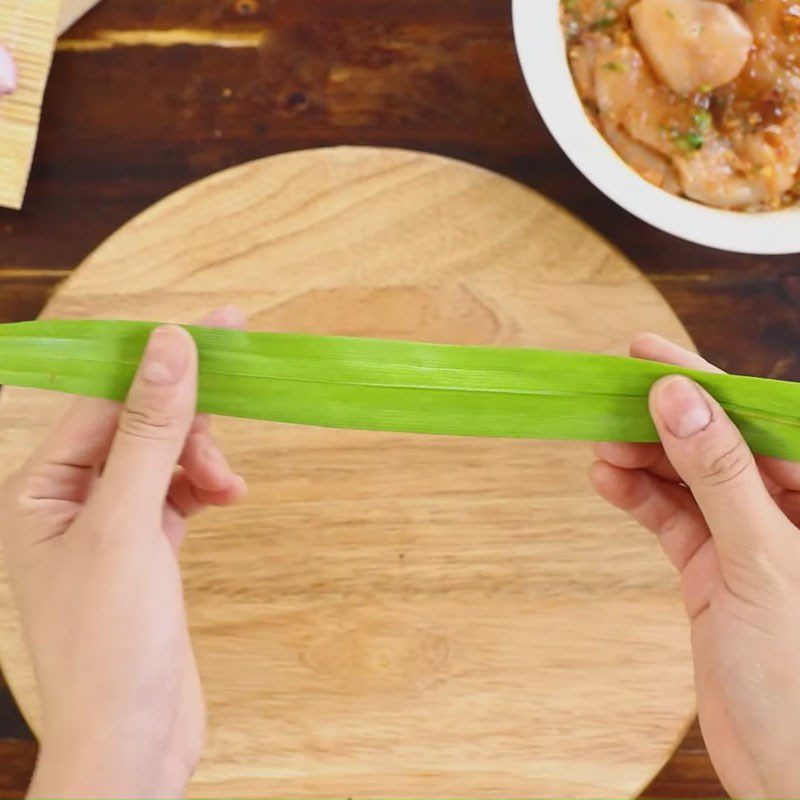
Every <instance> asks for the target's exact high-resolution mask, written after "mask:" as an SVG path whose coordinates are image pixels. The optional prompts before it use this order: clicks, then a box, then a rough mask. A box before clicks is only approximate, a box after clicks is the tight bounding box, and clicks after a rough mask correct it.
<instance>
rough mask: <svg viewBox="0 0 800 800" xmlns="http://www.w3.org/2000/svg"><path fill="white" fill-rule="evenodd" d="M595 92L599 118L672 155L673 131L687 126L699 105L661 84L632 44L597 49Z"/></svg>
mask: <svg viewBox="0 0 800 800" xmlns="http://www.w3.org/2000/svg"><path fill="white" fill-rule="evenodd" d="M595 96H596V98H597V106H598V110H599V115H600V120H601V121H602V122H603V123H610V124H611V125H612V126H622V127H623V128H624V129H625V130H626V131H627V133H629V134H630V135H631V136H632V137H633V138H634V139H636V140H637V141H639V142H641V143H642V144H644V145H647V146H648V147H651V148H653V149H654V150H656V151H658V152H660V153H662V154H663V155H666V156H671V155H672V154H673V152H674V151H675V142H674V141H673V140H672V139H671V138H670V135H669V134H670V132H671V131H677V132H680V131H683V130H685V129H686V130H688V129H689V128H690V127H691V124H692V117H693V114H694V112H695V111H696V109H695V108H694V106H692V104H691V103H690V102H689V101H688V100H685V99H682V98H679V97H677V96H676V95H674V94H673V93H672V92H670V91H669V90H668V89H667V88H666V87H664V86H661V85H659V84H658V83H657V82H656V80H655V77H654V76H653V74H652V72H651V71H650V69H649V68H648V66H647V64H646V63H645V61H644V58H643V57H642V54H641V53H640V52H639V51H638V50H637V49H636V48H635V47H633V46H631V45H620V46H614V45H613V44H611V43H610V42H609V43H608V44H607V45H606V47H605V49H598V53H597V59H596V64H595Z"/></svg>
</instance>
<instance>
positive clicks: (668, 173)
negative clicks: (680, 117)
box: [602, 123, 681, 194]
mask: <svg viewBox="0 0 800 800" xmlns="http://www.w3.org/2000/svg"><path fill="white" fill-rule="evenodd" d="M602 129H603V136H605V137H606V141H607V142H608V143H609V144H610V145H611V146H612V147H613V148H614V149H615V150H616V151H617V153H618V154H619V155H620V157H621V158H622V159H623V160H624V161H625V162H626V163H627V164H629V165H630V166H631V167H633V168H634V169H635V170H636V171H637V172H638V173H639V174H640V175H641V176H642V177H643V178H644V179H645V180H646V181H649V182H650V183H652V184H654V185H655V186H658V187H659V188H660V189H664V191H667V192H669V193H670V194H680V193H681V184H680V181H679V180H678V173H677V172H676V171H675V169H674V168H673V166H672V164H670V162H669V160H668V159H667V158H665V157H664V156H662V155H661V154H660V153H657V152H656V151H655V150H653V149H652V148H650V147H647V145H644V144H641V142H637V141H636V139H634V138H633V137H632V136H630V135H629V134H628V133H626V132H625V131H624V130H623V129H622V128H620V127H619V126H616V125H612V124H610V123H604V124H603V125H602Z"/></svg>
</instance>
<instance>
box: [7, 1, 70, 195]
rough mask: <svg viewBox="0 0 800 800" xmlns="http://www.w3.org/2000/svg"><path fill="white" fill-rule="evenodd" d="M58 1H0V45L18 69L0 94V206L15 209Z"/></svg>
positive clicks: (35, 132) (30, 146) (33, 135)
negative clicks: (14, 82) (9, 90)
mask: <svg viewBox="0 0 800 800" xmlns="http://www.w3.org/2000/svg"><path fill="white" fill-rule="evenodd" d="M60 6H61V0H6V2H2V3H0V43H2V44H3V45H4V46H5V47H6V48H7V49H8V50H9V51H10V52H11V55H12V56H13V58H14V60H15V62H16V64H17V69H18V71H19V83H18V86H17V90H16V91H15V92H14V93H13V94H10V95H6V96H4V97H0V206H7V207H9V208H20V207H21V206H22V200H23V198H24V196H25V189H26V187H27V184H28V174H29V172H30V168H31V162H32V160H33V151H34V148H35V147H36V137H37V135H38V131H39V116H40V113H41V105H42V98H43V97H44V88H45V85H46V83H47V76H48V74H49V72H50V64H51V62H52V58H53V47H54V43H55V38H56V32H57V22H58V18H59V9H60Z"/></svg>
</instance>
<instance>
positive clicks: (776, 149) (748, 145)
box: [734, 111, 800, 205]
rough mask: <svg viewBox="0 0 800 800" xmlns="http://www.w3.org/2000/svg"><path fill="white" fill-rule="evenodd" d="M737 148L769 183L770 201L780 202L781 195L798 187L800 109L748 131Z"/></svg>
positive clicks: (774, 203) (772, 202)
mask: <svg viewBox="0 0 800 800" xmlns="http://www.w3.org/2000/svg"><path fill="white" fill-rule="evenodd" d="M736 144H737V143H736V139H734V146H736ZM736 150H737V152H738V153H740V154H741V156H742V158H743V159H744V160H745V161H746V162H747V163H748V164H749V165H751V167H752V169H753V171H754V172H755V173H756V174H757V175H758V176H759V178H760V180H761V182H763V184H764V185H765V186H766V189H767V192H768V198H767V201H768V202H769V203H770V204H772V205H776V204H777V205H780V198H781V196H782V195H784V194H786V193H787V192H790V191H792V189H793V188H794V187H795V184H796V176H797V170H798V167H799V166H800V111H794V112H792V113H791V114H790V115H789V116H788V117H787V118H786V119H785V120H784V121H783V122H782V123H781V124H780V125H769V126H767V127H766V128H764V129H762V130H758V131H755V132H754V133H750V134H747V135H745V136H744V137H742V141H741V144H739V145H738V147H736Z"/></svg>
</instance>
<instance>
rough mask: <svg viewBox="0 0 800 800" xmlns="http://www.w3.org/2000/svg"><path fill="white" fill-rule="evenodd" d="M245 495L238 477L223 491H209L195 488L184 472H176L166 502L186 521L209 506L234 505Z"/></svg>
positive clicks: (243, 482) (242, 484)
mask: <svg viewBox="0 0 800 800" xmlns="http://www.w3.org/2000/svg"><path fill="white" fill-rule="evenodd" d="M246 494H247V484H246V483H245V481H244V478H242V477H241V476H240V475H236V476H234V480H232V481H231V482H230V484H229V485H228V486H226V487H225V488H224V489H219V490H210V489H202V488H200V487H199V486H196V485H195V484H194V483H193V482H192V481H191V480H190V478H189V476H188V475H187V474H186V473H185V472H178V473H176V475H175V477H174V478H173V480H172V484H171V485H170V489H169V494H168V495H167V500H168V502H169V504H170V505H171V506H173V508H175V510H176V511H178V513H179V514H180V515H181V516H182V517H183V518H184V519H188V518H189V517H193V516H195V515H196V514H200V513H201V512H203V511H205V510H206V509H207V508H209V506H216V507H224V506H231V505H234V504H235V503H238V502H239V501H240V500H241V499H242V498H243V497H245V495H246Z"/></svg>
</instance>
